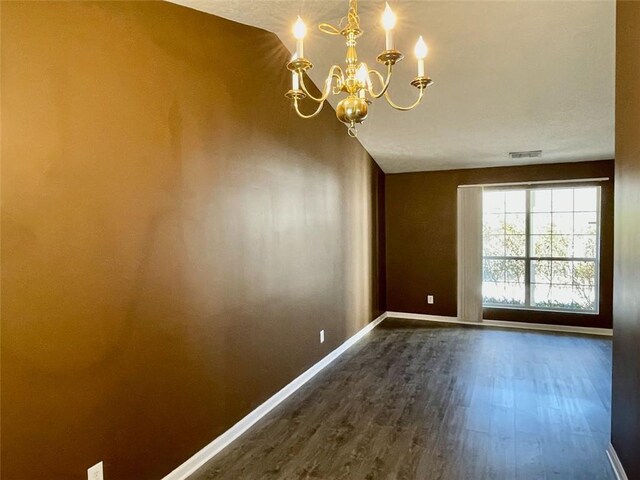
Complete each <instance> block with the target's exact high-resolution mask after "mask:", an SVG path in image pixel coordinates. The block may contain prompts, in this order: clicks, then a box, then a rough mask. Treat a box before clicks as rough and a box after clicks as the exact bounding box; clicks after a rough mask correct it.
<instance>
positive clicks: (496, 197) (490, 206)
mask: <svg viewBox="0 0 640 480" xmlns="http://www.w3.org/2000/svg"><path fill="white" fill-rule="evenodd" d="M504 208H505V205H504V192H503V191H485V192H484V193H483V195H482V210H484V211H485V212H493V213H498V212H504Z"/></svg>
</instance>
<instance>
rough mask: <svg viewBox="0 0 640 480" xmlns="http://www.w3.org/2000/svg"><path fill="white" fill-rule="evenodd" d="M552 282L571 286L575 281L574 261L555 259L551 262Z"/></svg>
mask: <svg viewBox="0 0 640 480" xmlns="http://www.w3.org/2000/svg"><path fill="white" fill-rule="evenodd" d="M551 272H552V276H551V283H552V284H553V285H567V286H571V284H572V283H573V262H572V261H569V262H563V261H557V260H554V261H553V262H551Z"/></svg>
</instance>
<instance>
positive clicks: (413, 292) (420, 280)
mask: <svg viewBox="0 0 640 480" xmlns="http://www.w3.org/2000/svg"><path fill="white" fill-rule="evenodd" d="M596 177H609V178H610V179H611V180H610V181H608V182H602V183H599V185H602V202H603V204H602V236H601V274H602V277H601V292H600V293H601V295H600V314H599V315H578V314H562V313H551V312H532V311H518V310H512V309H485V312H484V315H485V318H488V319H493V320H510V321H524V322H533V323H556V324H566V325H583V326H590V327H606V328H611V298H612V278H613V265H612V259H613V177H614V165H613V161H601V162H583V163H565V164H552V165H528V166H524V167H499V168H481V169H468V170H446V171H436V172H419V173H400V174H394V175H387V176H386V179H385V183H386V232H387V234H386V245H387V266H386V267H387V310H389V311H396V312H411V313H424V314H430V315H444V316H452V317H455V316H456V315H457V298H456V297H457V260H456V249H457V246H456V214H457V212H456V210H457V187H458V185H465V184H466V185H468V184H484V183H504V182H522V181H547V180H563V179H579V178H596ZM427 295H434V304H433V305H429V304H427Z"/></svg>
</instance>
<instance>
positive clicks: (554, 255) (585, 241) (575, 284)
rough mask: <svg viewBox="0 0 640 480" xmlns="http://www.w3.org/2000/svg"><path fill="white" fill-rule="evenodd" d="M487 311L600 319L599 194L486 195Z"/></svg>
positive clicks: (592, 190) (564, 190) (587, 190)
mask: <svg viewBox="0 0 640 480" xmlns="http://www.w3.org/2000/svg"><path fill="white" fill-rule="evenodd" d="M482 230H483V232H482V233H483V235H482V237H483V238H482V240H483V248H482V251H483V282H482V295H483V304H484V306H488V307H513V308H525V309H544V310H560V311H572V312H585V313H596V312H597V311H598V296H599V295H598V283H599V282H598V278H599V251H600V187H576V188H568V187H561V188H529V189H502V190H488V189H485V190H484V193H483V228H482Z"/></svg>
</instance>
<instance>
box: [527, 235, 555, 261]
mask: <svg viewBox="0 0 640 480" xmlns="http://www.w3.org/2000/svg"><path fill="white" fill-rule="evenodd" d="M531 255H532V256H534V257H550V256H551V235H531Z"/></svg>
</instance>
